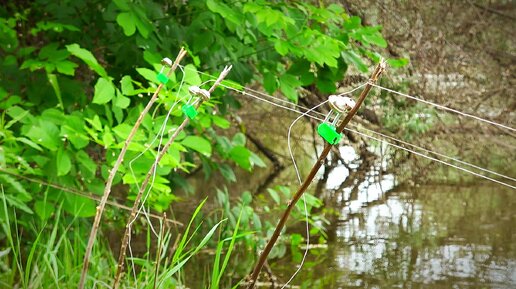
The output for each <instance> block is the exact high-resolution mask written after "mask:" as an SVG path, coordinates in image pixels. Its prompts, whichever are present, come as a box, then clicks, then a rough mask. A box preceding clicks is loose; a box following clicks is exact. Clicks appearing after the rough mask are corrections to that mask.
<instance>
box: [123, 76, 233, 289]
mask: <svg viewBox="0 0 516 289" xmlns="http://www.w3.org/2000/svg"><path fill="white" fill-rule="evenodd" d="M230 70H231V66H230V67H226V68H224V70H223V71H222V72H221V74H220V76H219V78H218V79H217V80H216V81H215V83H214V84H213V85H212V87H211V88H210V89H209V92H210V93H212V92H213V91H214V90H215V88H216V87H217V86H218V85H219V84H220V82H221V81H222V80H223V79H224V78H225V77H226V75H227V74H228V73H229V71H230ZM202 102H203V99H202V98H201V99H200V101H199V102H198V103H197V104H196V108H198V107H199V106H200V105H201V104H202ZM189 122H190V119H189V118H188V117H186V118H185V120H184V121H183V122H182V123H181V125H180V126H179V127H178V128H177V129H176V130H175V131H174V134H173V135H172V136H171V137H170V139H169V140H168V141H167V143H166V144H165V145H164V146H163V150H161V151H160V153H159V154H158V156H157V157H156V161H155V162H154V163H153V164H152V167H151V168H150V170H149V171H148V172H147V175H146V176H145V180H143V183H142V185H141V187H140V190H139V191H138V194H137V195H136V199H135V200H134V204H133V208H132V210H131V214H130V215H129V219H128V220H127V224H126V226H125V233H124V237H123V239H122V243H121V245H120V255H119V256H118V266H117V271H116V275H115V281H114V283H113V289H117V288H118V286H119V285H120V279H121V276H122V273H123V271H124V263H125V262H124V260H125V255H126V250H127V245H128V242H129V237H130V236H131V227H132V223H133V221H134V219H135V218H136V214H137V212H138V207H139V206H140V201H141V198H142V196H143V193H144V192H145V191H146V190H147V185H148V184H149V181H150V179H151V177H152V176H153V174H154V171H155V170H156V168H157V166H158V164H159V162H160V161H161V159H162V158H163V156H164V155H165V153H166V152H167V151H168V149H169V147H170V145H172V143H173V142H174V140H175V139H176V138H177V136H178V135H179V133H180V132H181V131H182V130H183V129H184V128H185V127H186V126H187V125H188V123H189Z"/></svg>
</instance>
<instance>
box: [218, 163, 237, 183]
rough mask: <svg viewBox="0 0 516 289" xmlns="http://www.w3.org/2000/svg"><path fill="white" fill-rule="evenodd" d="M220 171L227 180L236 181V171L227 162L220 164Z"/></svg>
mask: <svg viewBox="0 0 516 289" xmlns="http://www.w3.org/2000/svg"><path fill="white" fill-rule="evenodd" d="M219 171H220V173H221V174H222V176H223V177H224V178H225V179H226V180H228V181H230V182H236V176H235V172H233V169H232V168H231V167H230V166H228V165H227V164H220V165H219Z"/></svg>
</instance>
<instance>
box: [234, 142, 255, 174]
mask: <svg viewBox="0 0 516 289" xmlns="http://www.w3.org/2000/svg"><path fill="white" fill-rule="evenodd" d="M250 156H251V152H250V151H249V150H248V149H247V148H245V147H243V146H235V147H233V148H232V149H231V150H230V151H229V157H230V158H231V159H232V160H233V161H235V163H237V164H238V165H239V166H240V167H241V168H243V169H245V170H248V171H250V170H251V162H250V161H249V157H250Z"/></svg>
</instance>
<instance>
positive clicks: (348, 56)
mask: <svg viewBox="0 0 516 289" xmlns="http://www.w3.org/2000/svg"><path fill="white" fill-rule="evenodd" d="M342 58H344V61H346V62H347V63H352V64H354V65H355V66H356V67H357V68H358V70H360V71H361V72H367V68H368V67H367V65H366V64H365V63H364V62H363V61H362V58H361V57H360V56H358V55H357V54H356V53H355V52H354V51H352V50H344V51H342Z"/></svg>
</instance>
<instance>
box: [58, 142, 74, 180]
mask: <svg viewBox="0 0 516 289" xmlns="http://www.w3.org/2000/svg"><path fill="white" fill-rule="evenodd" d="M56 167H57V175H58V176H64V175H66V174H68V173H69V172H70V169H71V168H72V161H71V160H70V156H69V155H68V152H67V151H65V150H64V149H63V148H60V149H59V150H58V151H57V156H56Z"/></svg>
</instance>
